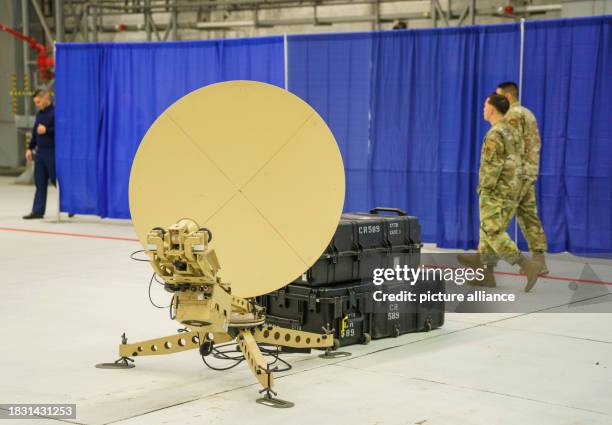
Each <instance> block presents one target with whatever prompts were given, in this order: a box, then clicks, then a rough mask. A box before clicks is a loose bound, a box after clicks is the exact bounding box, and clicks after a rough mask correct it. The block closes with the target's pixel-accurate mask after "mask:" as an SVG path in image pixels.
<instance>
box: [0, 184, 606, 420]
mask: <svg viewBox="0 0 612 425" xmlns="http://www.w3.org/2000/svg"><path fill="white" fill-rule="evenodd" d="M11 181H12V178H4V177H2V178H0V259H1V260H0V267H1V268H0V270H1V271H2V273H1V275H2V278H3V282H2V285H1V287H2V304H1V305H2V306H1V307H0V323H2V325H1V326H0V341H2V354H1V358H0V360H1V361H0V403H36V402H41V403H76V404H77V412H78V415H77V419H76V420H70V421H68V422H73V423H82V424H107V423H119V424H122V425H136V424H146V425H149V424H182V425H187V424H210V423H222V424H224V423H238V422H246V423H249V424H252V425H256V424H270V423H272V424H274V423H279V424H280V423H295V424H306V423H320V424H332V423H333V424H337V423H346V424H425V425H442V424H449V425H450V424H452V425H455V424H483V425H490V424H496V425H497V424H512V425H515V424H538V425H542V424H555V425H570V424H571V425H586V424H602V425H604V424H606V425H610V424H612V395H611V390H612V314H610V313H602V311H604V312H612V295H610V290H611V289H612V286H609V285H596V287H597V288H596V290H597V291H599V292H597V293H598V294H599V295H597V302H593V301H592V300H587V301H584V302H579V301H580V299H586V298H593V297H583V298H580V296H578V297H577V296H576V294H578V292H579V291H577V290H575V287H574V293H573V294H569V295H572V296H568V291H571V290H572V289H571V288H572V287H571V284H568V281H567V280H564V277H569V279H570V280H571V279H576V278H581V277H584V274H585V270H584V267H585V260H584V259H580V258H576V257H572V256H569V255H567V254H564V255H558V256H550V257H549V260H548V261H549V265H550V266H551V275H552V276H556V277H559V276H561V279H556V280H555V279H543V280H542V281H541V282H540V283H538V286H537V287H536V291H535V292H534V294H527V295H526V296H532V297H533V298H532V299H533V308H532V310H530V311H547V312H546V313H543V312H540V313H524V314H517V313H498V314H458V313H454V314H448V315H447V321H446V324H445V325H444V327H443V328H441V329H438V330H435V331H432V332H430V333H418V334H408V335H404V336H401V337H399V338H394V339H385V340H378V341H372V342H371V343H370V344H369V345H367V346H351V347H347V351H350V352H351V353H352V354H353V355H352V356H351V357H348V358H341V359H335V360H323V359H319V358H318V357H317V356H316V355H315V354H312V355H304V354H292V355H287V356H286V358H287V359H288V360H289V361H290V362H291V363H292V365H293V369H292V370H291V371H289V372H286V373H282V374H280V376H278V380H277V382H276V389H277V390H278V392H279V396H280V397H281V398H285V399H287V400H291V401H293V402H295V404H296V405H295V407H294V408H293V409H287V410H281V409H271V408H268V407H264V406H261V405H259V404H256V403H255V402H254V400H255V398H257V397H258V394H257V391H258V389H259V388H258V386H257V385H256V384H255V380H254V379H253V377H252V376H251V374H250V372H249V371H248V370H247V368H246V366H244V365H240V366H239V367H236V368H234V369H232V370H230V371H227V372H215V371H212V370H210V369H207V368H206V367H205V366H204V365H203V364H202V361H201V359H200V357H199V356H198V355H197V353H195V352H191V351H188V352H184V353H180V354H175V355H173V356H171V357H164V356H157V357H150V358H140V359H138V361H137V367H136V368H135V369H131V370H100V369H96V368H94V365H95V364H96V363H99V362H105V361H112V360H114V359H115V358H116V357H117V344H118V343H119V337H120V335H121V333H123V332H126V333H127V335H128V337H129V338H130V340H132V341H136V340H140V339H147V338H155V337H159V336H163V335H169V334H172V333H174V332H175V331H176V329H177V327H178V326H177V324H176V323H175V322H172V321H170V320H169V319H168V314H167V311H166V310H163V311H162V310H157V309H155V308H153V307H152V306H151V305H150V304H149V300H148V298H147V286H148V279H149V277H150V273H151V270H150V267H149V265H148V264H146V263H137V262H134V261H131V260H130V259H129V254H130V253H131V252H133V251H135V250H137V249H140V245H139V244H138V242H135V241H134V240H131V239H133V238H135V235H134V231H133V229H132V227H131V225H130V223H129V222H127V221H116V220H99V219H96V218H93V217H79V216H77V217H75V218H73V219H68V218H67V217H66V216H65V215H63V217H62V220H61V221H60V222H56V221H55V213H54V211H56V205H57V201H56V195H55V192H54V191H53V190H51V191H50V194H49V198H50V199H49V205H48V212H50V213H49V214H48V217H47V218H45V219H44V220H37V221H24V220H21V218H20V217H21V215H23V214H25V213H27V212H29V208H30V207H31V203H32V196H33V188H32V187H24V186H14V185H10V184H9V183H10V182H11ZM16 229H21V230H34V231H37V233H34V232H25V231H17V230H16ZM44 232H53V233H44ZM57 233H64V234H63V235H60V234H57ZM69 234H85V235H95V236H105V237H113V238H116V239H110V238H94V237H81V236H76V235H69ZM121 238H123V239H121ZM429 248H431V247H429ZM589 266H590V267H591V268H590V269H589V273H596V274H597V276H598V277H599V278H600V279H602V280H605V281H607V282H612V261H610V260H607V261H605V260H589ZM519 280H520V278H518V277H514V276H507V275H503V276H498V282H499V284H500V286H506V287H508V286H511V285H514V286H515V287H516V293H517V294H520V293H521V290H522V283H521V282H520V281H519ZM568 288H569V289H568ZM581 288H582V287H581ZM158 289H159V288H154V292H153V298H154V299H155V300H156V301H157V302H158V303H164V302H167V299H168V295H167V294H166V293H164V292H163V291H160V290H158ZM587 292H588V291H587ZM589 293H592V292H589ZM570 304H571V311H578V312H574V313H567V311H568V309H570V307H568V305H570ZM243 366H244V367H243ZM14 422H15V423H16V424H24V423H32V424H38V423H43V422H44V423H48V421H47V420H44V419H40V420H33V421H14ZM5 423H7V424H8V423H11V421H10V420H5V421H2V424H5Z"/></svg>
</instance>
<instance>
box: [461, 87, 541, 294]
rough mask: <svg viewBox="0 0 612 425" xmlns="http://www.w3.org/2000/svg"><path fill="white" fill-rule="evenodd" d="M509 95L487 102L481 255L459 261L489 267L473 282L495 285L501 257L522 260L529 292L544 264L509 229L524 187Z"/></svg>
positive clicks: (493, 96) (481, 177) (515, 261)
mask: <svg viewBox="0 0 612 425" xmlns="http://www.w3.org/2000/svg"><path fill="white" fill-rule="evenodd" d="M509 106H510V105H509V102H508V101H507V100H506V98H505V97H503V96H501V95H498V94H495V93H494V94H491V95H490V96H489V97H488V98H487V100H486V101H485V104H484V110H483V114H484V118H485V120H487V121H489V122H490V123H491V128H490V129H489V131H488V132H487V134H486V136H485V139H484V142H483V144H482V151H481V158H480V170H479V182H478V198H479V207H480V233H479V236H480V242H479V244H478V255H476V256H473V255H472V256H470V255H460V256H459V257H458V259H459V261H460V262H461V263H462V264H464V265H467V266H469V267H475V268H479V267H483V264H486V265H487V267H486V268H485V279H484V280H483V281H478V280H473V281H471V282H469V283H470V284H472V285H479V286H487V287H493V286H495V277H494V275H493V268H494V267H495V264H496V263H497V259H498V258H502V259H504V260H505V261H507V262H508V263H510V264H518V265H520V267H521V271H522V272H523V273H524V274H526V275H527V286H526V287H525V291H526V292H528V291H529V290H531V288H532V287H533V286H534V285H535V283H536V281H537V279H538V274H539V272H540V267H539V265H538V264H537V263H535V262H533V261H530V260H528V259H526V258H525V257H523V255H522V254H521V252H520V251H519V250H518V248H517V246H516V244H515V243H514V241H513V240H512V239H511V238H510V236H509V235H508V233H507V232H506V228H507V227H508V224H509V223H510V220H511V219H512V217H513V216H514V214H515V212H516V209H517V205H518V201H519V198H520V196H521V194H522V188H523V179H522V176H523V169H522V167H523V158H522V157H523V155H522V152H523V150H524V147H523V142H522V139H521V138H520V137H519V135H518V132H517V131H516V130H515V129H514V128H513V127H511V126H510V125H509V124H508V123H507V122H506V120H505V119H504V114H505V113H506V112H507V111H508V109H509Z"/></svg>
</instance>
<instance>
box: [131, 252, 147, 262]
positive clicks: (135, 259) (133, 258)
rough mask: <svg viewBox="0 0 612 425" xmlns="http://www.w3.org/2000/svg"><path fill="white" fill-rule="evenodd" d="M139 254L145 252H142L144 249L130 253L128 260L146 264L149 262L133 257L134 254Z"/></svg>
mask: <svg viewBox="0 0 612 425" xmlns="http://www.w3.org/2000/svg"><path fill="white" fill-rule="evenodd" d="M140 252H145V250H144V249H139V250H138V251H134V252H132V253H131V254H130V258H131V259H132V260H134V261H145V262H147V263H148V262H150V261H149V260H144V259H142V258H135V257H134V255H136V254H138V253H140Z"/></svg>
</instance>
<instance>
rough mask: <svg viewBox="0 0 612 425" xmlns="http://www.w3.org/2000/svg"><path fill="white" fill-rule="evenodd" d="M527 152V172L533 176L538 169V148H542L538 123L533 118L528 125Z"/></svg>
mask: <svg viewBox="0 0 612 425" xmlns="http://www.w3.org/2000/svg"><path fill="white" fill-rule="evenodd" d="M529 136H530V143H529V152H528V155H527V158H526V159H525V162H526V166H527V167H528V168H529V169H527V170H526V171H527V174H528V175H529V176H531V177H533V178H535V177H537V175H538V172H539V171H540V150H541V148H542V141H541V139H540V131H539V130H538V123H537V122H536V121H535V119H534V120H533V122H532V123H531V125H530V126H529Z"/></svg>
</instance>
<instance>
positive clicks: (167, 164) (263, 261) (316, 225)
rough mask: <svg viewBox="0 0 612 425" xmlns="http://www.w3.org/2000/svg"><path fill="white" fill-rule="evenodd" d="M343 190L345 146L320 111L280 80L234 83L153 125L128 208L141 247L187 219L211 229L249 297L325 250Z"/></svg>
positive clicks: (188, 99) (190, 99) (225, 273)
mask: <svg viewBox="0 0 612 425" xmlns="http://www.w3.org/2000/svg"><path fill="white" fill-rule="evenodd" d="M344 188H345V181H344V168H343V165H342V158H341V156H340V152H339V150H338V146H337V144H336V142H335V140H334V136H333V135H332V133H331V131H330V130H329V128H328V127H327V125H326V124H325V122H324V121H323V119H322V118H321V117H320V116H319V115H318V114H317V113H316V112H315V111H314V109H312V108H311V107H310V106H309V105H308V104H306V103H305V102H304V101H302V100H301V99H299V98H298V97H297V96H295V95H293V94H291V93H290V92H288V91H286V90H283V89H280V88H278V87H276V86H273V85H269V84H264V83H259V82H254V81H231V82H224V83H218V84H213V85H210V86H206V87H204V88H201V89H199V90H195V91H193V92H191V93H189V94H188V95H186V96H184V97H182V98H181V99H179V100H178V101H176V102H175V103H174V104H172V105H171V106H170V107H169V108H168V109H166V110H165V111H164V112H163V113H162V114H161V115H160V116H159V117H158V118H157V120H156V121H155V122H154V123H153V125H152V126H151V128H150V129H149V131H148V132H147V133H146V135H145V137H144V139H143V140H142V143H141V144H140V147H139V148H138V152H137V153H136V157H135V159H134V163H133V165H132V171H131V175H130V187H129V196H130V211H131V214H132V220H133V222H134V226H135V229H136V233H137V235H138V238H139V239H140V241H141V243H142V244H143V245H146V238H147V234H148V232H150V231H151V229H153V228H154V227H158V226H169V225H171V224H173V223H176V222H178V221H179V220H180V219H182V218H190V219H193V220H195V221H196V222H197V223H198V224H199V225H200V226H201V227H205V228H207V229H210V231H211V232H212V235H213V239H212V242H211V243H212V246H213V247H214V248H215V251H216V254H217V256H218V258H219V263H220V264H221V272H220V276H221V277H222V279H223V281H225V282H229V283H230V285H231V290H232V295H234V296H237V297H242V298H250V297H254V296H257V295H261V294H265V293H268V292H271V291H274V290H276V289H278V288H281V287H283V286H285V285H287V284H288V283H289V282H291V281H293V280H295V279H296V278H297V277H299V276H300V275H301V274H303V273H304V272H305V271H306V270H307V269H308V268H309V267H310V266H311V265H312V264H313V263H314V262H315V261H316V260H317V259H318V258H319V257H320V255H321V253H322V252H323V250H324V249H325V247H326V246H327V244H328V243H329V241H330V240H331V238H332V236H333V234H334V232H335V230H336V228H337V226H338V222H339V219H340V214H341V212H342V207H343V203H344ZM145 248H146V246H145Z"/></svg>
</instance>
